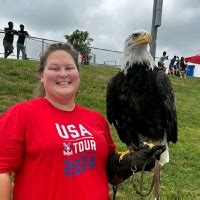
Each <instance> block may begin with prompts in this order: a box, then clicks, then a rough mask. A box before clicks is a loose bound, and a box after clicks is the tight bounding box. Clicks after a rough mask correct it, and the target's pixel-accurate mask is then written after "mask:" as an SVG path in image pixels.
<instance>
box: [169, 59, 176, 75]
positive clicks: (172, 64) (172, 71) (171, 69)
mask: <svg viewBox="0 0 200 200" xmlns="http://www.w3.org/2000/svg"><path fill="white" fill-rule="evenodd" d="M175 62H176V56H174V57H173V58H172V59H171V61H170V63H169V74H170V75H173V76H174V75H175V65H176V63H175Z"/></svg>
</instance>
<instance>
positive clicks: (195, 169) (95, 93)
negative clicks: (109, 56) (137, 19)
mask: <svg viewBox="0 0 200 200" xmlns="http://www.w3.org/2000/svg"><path fill="white" fill-rule="evenodd" d="M37 66H38V62H36V61H17V60H9V59H8V60H5V59H0V113H1V112H3V111H5V110H6V109H7V108H8V107H9V106H11V105H13V104H15V103H17V102H19V101H23V100H26V99H29V98H31V97H32V96H33V91H34V88H35V86H36V82H37ZM117 71H118V69H114V68H111V67H94V66H82V67H81V70H80V73H81V87H80V91H79V94H78V98H77V102H78V103H80V104H82V105H84V106H87V107H90V108H93V109H96V110H98V111H100V112H101V113H103V114H104V115H105V92H106V83H107V81H108V79H109V78H110V77H111V76H113V75H114V74H116V73H117ZM171 80H172V83H173V87H174V90H175V94H176V105H177V113H178V142H177V144H176V145H173V144H170V153H171V157H170V159H171V162H170V163H169V164H167V165H165V166H164V167H163V168H162V170H161V186H160V195H161V197H163V198H161V199H164V197H165V198H166V197H167V198H169V199H198V198H199V197H200V189H199V186H200V164H199V160H198V159H199V156H200V147H199V144H200V143H199V142H200V92H199V91H200V79H199V78H192V77H188V78H187V79H180V78H179V77H171ZM111 130H112V133H113V138H114V140H115V141H116V143H117V145H118V150H123V149H125V146H124V145H123V144H122V143H121V142H120V141H119V140H118V137H117V134H116V132H115V130H114V128H113V127H111ZM147 176H149V175H147ZM136 178H139V175H137V176H136ZM131 181H132V180H131V178H130V179H128V180H127V181H125V182H124V183H122V184H120V185H119V189H118V193H117V200H122V199H124V200H129V199H140V198H139V197H138V196H137V195H136V194H135V191H134V189H133V187H132V184H131ZM147 185H148V187H150V183H149V184H147ZM147 199H149V198H147Z"/></svg>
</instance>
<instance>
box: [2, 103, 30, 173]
mask: <svg viewBox="0 0 200 200" xmlns="http://www.w3.org/2000/svg"><path fill="white" fill-rule="evenodd" d="M25 113H26V112H25V110H24V109H23V106H20V105H16V106H14V107H12V108H10V109H9V110H8V111H6V112H5V113H3V114H2V115H1V116H0V172H1V173H4V172H14V171H16V170H17V169H18V168H19V167H20V165H21V163H22V160H23V155H24V152H25V129H26V126H25V124H26V115H25Z"/></svg>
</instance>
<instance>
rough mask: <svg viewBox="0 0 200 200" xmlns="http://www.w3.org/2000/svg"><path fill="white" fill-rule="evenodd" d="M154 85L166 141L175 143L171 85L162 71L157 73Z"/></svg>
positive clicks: (175, 119)
mask: <svg viewBox="0 0 200 200" xmlns="http://www.w3.org/2000/svg"><path fill="white" fill-rule="evenodd" d="M156 84H157V88H158V93H159V95H160V98H161V101H162V105H163V107H164V112H165V120H166V130H167V141H168V142H169V141H172V142H173V143H175V142H176V141H177V115H176V107H175V99H174V93H173V89H172V84H171V81H170V79H169V77H168V76H167V75H166V74H165V73H164V72H163V71H158V75H157V79H156Z"/></svg>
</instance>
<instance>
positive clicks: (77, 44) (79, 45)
mask: <svg viewBox="0 0 200 200" xmlns="http://www.w3.org/2000/svg"><path fill="white" fill-rule="evenodd" d="M65 38H66V39H67V41H68V42H69V43H70V44H71V45H72V46H73V47H74V48H75V49H76V50H77V51H78V52H79V53H80V54H84V53H87V54H89V53H90V52H91V42H93V41H94V40H93V39H92V38H91V37H90V34H89V33H88V32H87V31H79V30H78V29H76V30H75V31H74V32H73V33H72V34H70V35H65Z"/></svg>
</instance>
